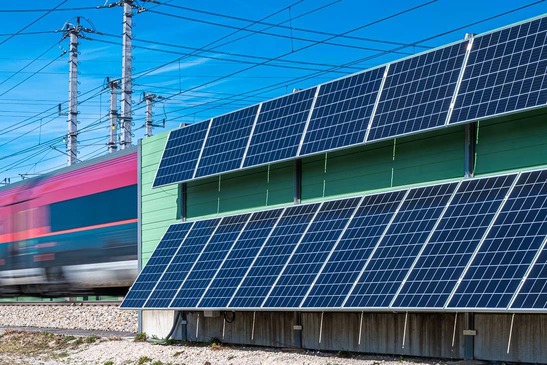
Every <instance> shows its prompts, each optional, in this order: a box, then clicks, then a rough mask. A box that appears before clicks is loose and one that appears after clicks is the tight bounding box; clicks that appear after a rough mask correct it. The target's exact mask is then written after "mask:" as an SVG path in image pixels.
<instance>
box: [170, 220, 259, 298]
mask: <svg viewBox="0 0 547 365" xmlns="http://www.w3.org/2000/svg"><path fill="white" fill-rule="evenodd" d="M249 216H250V215H248V214H243V215H236V216H232V217H226V218H223V219H222V221H221V222H220V224H219V226H218V228H217V230H216V232H215V234H214V235H213V236H212V237H211V239H210V240H209V242H208V243H207V246H206V247H205V249H204V250H203V252H202V254H201V255H200V256H199V258H198V259H197V260H196V261H195V265H194V267H193V268H192V271H191V272H190V274H189V275H188V276H187V277H186V278H185V279H184V282H183V283H182V285H181V286H180V287H179V289H178V292H177V295H176V296H175V298H174V300H173V302H172V303H171V304H170V306H172V307H185V308H189V307H195V306H196V305H197V304H198V302H199V300H200V299H201V296H202V295H203V292H204V291H205V289H207V286H208V285H209V283H210V282H211V280H212V279H213V278H214V276H215V273H216V272H217V269H218V268H219V266H220V265H221V263H222V261H223V260H224V258H225V257H226V255H228V252H230V250H231V249H232V246H233V245H234V243H235V242H236V241H237V238H238V237H239V235H240V234H241V232H243V228H244V227H245V224H246V222H247V221H248V220H249Z"/></svg>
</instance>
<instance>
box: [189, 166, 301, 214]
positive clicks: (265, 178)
mask: <svg viewBox="0 0 547 365" xmlns="http://www.w3.org/2000/svg"><path fill="white" fill-rule="evenodd" d="M187 197H188V201H187V208H188V218H190V219H191V218H198V217H202V216H206V215H214V214H219V213H227V212H233V211H240V210H248V209H255V208H256V209H259V208H264V207H268V206H271V205H276V204H286V203H290V202H292V201H293V163H292V162H289V163H280V164H276V165H274V166H271V167H268V166H263V167H258V168H254V169H248V170H243V171H239V172H234V173H231V174H225V175H221V176H217V177H212V178H205V179H201V180H197V181H192V182H189V183H188V188H187Z"/></svg>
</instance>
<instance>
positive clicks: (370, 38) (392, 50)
mask: <svg viewBox="0 0 547 365" xmlns="http://www.w3.org/2000/svg"><path fill="white" fill-rule="evenodd" d="M114 2H115V1H113V0H107V1H105V0H64V1H63V0H43V1H27V2H21V1H17V2H15V1H5V0H3V1H2V2H1V6H0V96H1V97H0V127H1V130H2V132H0V182H1V181H4V179H6V178H10V179H11V182H14V181H18V180H20V179H21V175H24V176H32V175H33V174H37V173H43V172H46V171H49V170H52V169H56V168H60V167H63V166H64V165H66V156H65V155H63V154H62V153H61V152H59V151H58V150H61V151H64V150H65V148H66V147H65V144H64V141H63V135H64V134H66V129H67V122H66V118H67V117H66V116H64V115H59V114H58V113H57V106H58V104H61V106H62V111H63V112H66V108H67V98H68V55H67V54H65V55H62V54H63V50H68V47H69V45H68V41H67V39H64V40H63V39H62V38H63V32H62V29H63V26H64V25H65V24H66V23H67V22H69V23H74V22H75V19H76V17H77V16H80V17H81V19H82V24H83V25H84V26H86V27H89V28H92V29H94V30H95V32H94V33H86V34H85V35H86V38H84V39H81V40H80V46H79V51H80V55H79V61H80V65H79V86H78V89H79V92H80V95H79V106H78V111H79V116H78V121H79V128H80V129H81V130H82V133H81V134H80V135H79V137H78V138H79V151H80V152H79V155H78V158H80V159H82V160H86V159H89V158H93V157H96V156H99V155H101V154H104V153H106V151H107V149H106V143H107V141H108V112H109V110H108V108H109V92H108V90H105V89H104V85H105V78H106V77H110V78H119V77H120V75H121V54H122V49H121V32H122V8H121V7H119V6H114V7H108V6H105V4H106V5H108V4H111V3H114ZM136 4H137V5H138V6H140V7H141V11H140V12H138V13H137V14H135V16H134V23H135V27H134V33H135V41H134V43H133V46H134V49H133V52H134V63H133V73H134V81H133V83H134V91H133V95H134V96H133V100H134V105H133V111H134V115H133V118H134V124H135V125H134V127H133V128H134V137H133V141H134V143H136V141H137V140H138V139H139V138H143V136H144V128H142V126H143V125H144V120H145V113H144V103H141V102H140V101H141V96H142V94H143V93H145V92H146V93H149V92H150V93H154V94H156V95H159V96H161V97H163V98H164V99H161V100H159V101H158V102H157V103H156V104H155V105H154V120H155V121H157V122H161V120H163V119H165V120H166V128H165V130H169V129H173V128H176V127H178V126H179V124H180V123H183V122H185V123H192V122H198V121H201V120H205V119H208V118H210V117H212V116H216V115H221V114H225V113H227V112H230V111H232V110H236V109H240V108H242V107H245V106H248V105H252V104H256V103H258V102H260V101H263V100H268V99H271V98H274V97H277V96H280V95H283V94H286V93H290V92H291V91H292V90H293V89H294V88H307V87H310V86H313V85H317V84H320V83H323V82H326V81H329V80H333V79H336V78H340V77H343V76H345V75H348V74H352V73H355V72H358V71H360V70H363V69H367V68H370V67H374V66H376V65H379V64H383V63H386V62H389V61H392V60H395V59H400V58H403V57H407V56H409V55H411V54H415V53H419V52H423V51H426V50H428V49H430V48H433V47H437V46H441V45H444V44H447V43H450V42H453V41H457V40H461V39H462V38H463V37H464V35H465V33H481V32H485V31H489V30H492V29H495V28H499V27H502V26H505V25H509V24H512V23H515V22H518V21H521V20H525V19H528V18H531V17H534V16H538V15H541V14H543V13H545V12H547V3H546V2H545V1H533V0H530V1H519V0H513V1H500V0H497V1H494V0H475V1H467V0H464V1H453V0H450V1H448V0H444V1H443V0H437V1H434V0H433V1H430V0H423V1H416V0H409V1H391V2H387V1H365V0H277V1H273V0H262V1H249V0H237V1H236V0H234V1H227V0H223V1H221V0H218V1H217V0H209V1H203V0H201V1H198V0H185V1H183V0H159V1H158V2H156V3H151V2H145V1H137V2H136ZM56 7H57V10H55V11H50V12H48V10H50V9H53V8H56ZM96 7H99V8H96ZM257 21H259V22H257ZM348 64H351V66H348ZM162 131H163V129H161V128H156V129H155V130H154V133H161V132H162Z"/></svg>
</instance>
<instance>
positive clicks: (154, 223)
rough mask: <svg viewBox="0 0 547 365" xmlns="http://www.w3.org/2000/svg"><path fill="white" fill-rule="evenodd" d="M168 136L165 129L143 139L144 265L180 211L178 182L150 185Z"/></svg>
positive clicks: (142, 224) (142, 222) (142, 212)
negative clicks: (163, 131)
mask: <svg viewBox="0 0 547 365" xmlns="http://www.w3.org/2000/svg"><path fill="white" fill-rule="evenodd" d="M167 136H168V133H162V134H158V135H155V136H153V137H150V138H146V139H144V140H143V141H142V148H141V151H142V152H141V165H142V167H141V171H140V174H141V189H142V195H141V197H142V200H141V201H142V203H141V215H142V216H141V227H142V232H141V237H142V258H141V259H142V264H143V267H144V265H145V264H146V262H148V259H149V258H150V255H152V252H154V249H155V248H156V246H157V245H158V243H159V242H160V239H161V237H162V236H163V234H164V233H165V231H166V230H167V228H168V227H169V225H170V224H172V223H175V222H177V217H178V212H179V206H178V204H179V202H178V199H179V196H178V194H179V193H178V189H179V187H178V185H173V186H166V187H162V188H158V189H152V183H153V182H154V177H155V176H156V170H157V168H158V164H159V161H160V160H161V156H162V153H163V148H164V147H165V142H166V140H167Z"/></svg>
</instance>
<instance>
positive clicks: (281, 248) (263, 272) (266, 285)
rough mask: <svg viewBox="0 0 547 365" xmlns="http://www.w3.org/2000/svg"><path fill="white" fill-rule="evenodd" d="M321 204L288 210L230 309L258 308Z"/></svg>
mask: <svg viewBox="0 0 547 365" xmlns="http://www.w3.org/2000/svg"><path fill="white" fill-rule="evenodd" d="M318 207H319V204H309V205H297V206H293V207H289V208H287V209H286V210H285V212H284V214H283V216H282V217H281V219H280V220H279V223H278V224H277V226H276V227H275V229H274V231H273V232H272V234H271V235H270V237H269V238H268V240H267V241H266V243H265V244H264V247H263V248H262V249H261V251H260V252H259V254H258V256H257V258H256V260H255V261H254V263H253V265H252V267H251V268H250V270H249V272H248V273H247V276H246V277H245V279H244V280H243V282H242V283H241V285H240V287H239V289H238V290H237V291H236V293H235V294H234V296H233V298H232V300H231V301H230V303H229V304H228V307H230V308H258V307H259V306H260V304H261V303H262V302H263V301H264V299H265V298H266V295H267V294H268V292H269V291H270V288H271V287H272V285H273V284H274V282H275V280H276V279H277V277H278V276H279V273H280V272H281V270H282V269H283V266H284V265H285V263H286V262H287V261H288V259H289V257H290V256H291V254H292V252H293V250H294V248H295V247H296V245H297V244H298V242H299V241H300V239H301V237H302V235H303V234H304V231H305V230H306V228H307V227H308V226H309V224H310V222H311V221H312V219H313V216H314V214H315V212H316V211H317V209H318Z"/></svg>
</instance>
